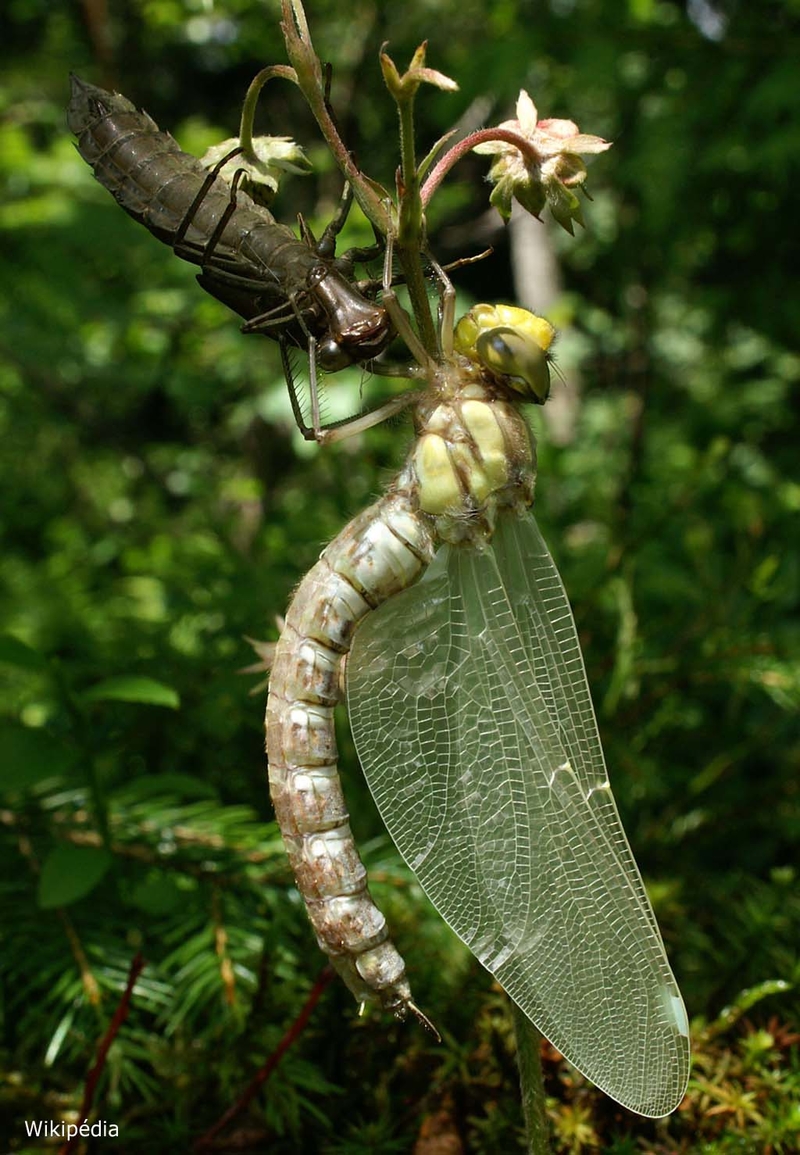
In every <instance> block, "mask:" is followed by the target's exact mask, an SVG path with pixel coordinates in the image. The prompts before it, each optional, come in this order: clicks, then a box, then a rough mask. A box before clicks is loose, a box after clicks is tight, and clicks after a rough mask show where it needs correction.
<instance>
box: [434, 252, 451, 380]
mask: <svg viewBox="0 0 800 1155" xmlns="http://www.w3.org/2000/svg"><path fill="white" fill-rule="evenodd" d="M428 260H429V261H430V264H431V268H432V269H433V273H434V276H435V277H436V287H437V289H438V292H439V342H440V344H441V347H442V354H443V356H444V357H445V358H447V359H448V360H449V359H450V358H451V357H452V356H453V330H454V329H455V323H456V290H455V287H454V286H453V282H452V281H451V280H450V278H449V277H448V275H447V273H446V272H445V271H444V269H443V268H442V266H441V265H440V264H439V262H438V261H437V260H436V258H435V257H432V256H430V255H429V256H428Z"/></svg>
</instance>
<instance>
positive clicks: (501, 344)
mask: <svg viewBox="0 0 800 1155" xmlns="http://www.w3.org/2000/svg"><path fill="white" fill-rule="evenodd" d="M475 348H476V350H477V353H478V356H479V358H480V360H481V361H482V363H483V364H484V365H485V366H486V368H487V369H491V371H492V372H493V373H497V374H498V375H499V376H501V377H505V378H508V385H509V386H510V387H511V388H512V389H513V390H514V392H515V393H521V394H522V395H523V396H524V397H525V398H527V399H528V400H531V401H535V402H536V403H537V404H539V405H543V404H544V402H545V401H546V400H547V398H548V396H549V394H550V368H549V365H548V360H547V352H546V351H545V350H544V349H543V348H542V347H541V345H539V344H538V343H537V342H536V341H535V340H534V339H533V338H532V337H530V336H529V335H528V334H527V333H522V332H520V331H519V330H518V329H514V328H510V327H503V328H497V329H489V330H488V331H487V332H485V333H481V334H479V336H478V337H477V338H476V341H475Z"/></svg>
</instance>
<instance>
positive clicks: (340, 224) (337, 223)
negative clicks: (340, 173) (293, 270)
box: [316, 181, 353, 260]
mask: <svg viewBox="0 0 800 1155" xmlns="http://www.w3.org/2000/svg"><path fill="white" fill-rule="evenodd" d="M352 204H353V189H352V186H351V184H350V181H345V182H344V188H343V189H342V195H341V197H340V199H339V207H338V208H337V210H336V212H335V214H334V216H333V217H332V218H331V220H330V221H328V223H327V225H326V226H325V229H324V231H323V233H322V236H321V237H320V239H319V243H318V244H317V246H316V249H317V252H318V253H319V255H320V256H321V257H324V258H325V259H326V260H328V259H332V258H333V257H335V256H336V238H337V237H338V236H339V233H340V232H341V231H342V229H343V228H344V223H345V221H346V220H347V217H348V214H349V212H350V208H351V206H352Z"/></svg>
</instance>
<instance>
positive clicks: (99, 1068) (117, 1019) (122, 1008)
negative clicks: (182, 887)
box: [59, 954, 144, 1155]
mask: <svg viewBox="0 0 800 1155" xmlns="http://www.w3.org/2000/svg"><path fill="white" fill-rule="evenodd" d="M143 967H144V958H143V957H142V955H141V954H135V955H134V956H133V959H132V961H131V965H130V969H129V971H128V981H127V983H126V984H125V990H124V992H123V995H122V998H121V999H120V1001H119V1005H118V1006H117V1009H116V1010H115V1011H114V1017H113V1018H112V1020H111V1022H110V1023H109V1024H108V1030H107V1031H106V1033H105V1035H103V1038H102V1039H101V1041H100V1046H99V1047H98V1048H97V1058H96V1059H95V1062H94V1066H93V1067H92V1069H91V1071H90V1072H89V1074H88V1075H87V1077H86V1086H85V1087H84V1091H83V1102H82V1103H81V1110H80V1118H79V1120H78V1125H77V1130H80V1126H81V1124H82V1123H85V1122H86V1120H87V1119H88V1118H89V1112H90V1111H91V1109H92V1103H93V1102H94V1095H95V1091H96V1090H97V1084H98V1083H99V1082H100V1076H101V1075H102V1073H103V1068H104V1067H105V1065H106V1059H107V1058H108V1052H109V1050H110V1049H111V1044H112V1043H113V1042H114V1039H115V1038H116V1037H117V1034H118V1033H119V1029H120V1027H121V1026H122V1024H123V1023H124V1022H125V1020H126V1019H127V1017H128V1011H129V1010H130V1005H131V996H132V995H133V988H134V986H135V985H136V980H137V979H138V977H139V975H140V974H141V973H142V968H143ZM79 1138H80V1136H79V1135H78V1134H75V1135H73V1136H72V1137H71V1138H69V1139H68V1140H67V1141H66V1143H65V1144H64V1145H63V1147H62V1148H61V1150H60V1152H59V1155H69V1153H70V1152H71V1151H74V1150H75V1148H76V1147H77V1145H78V1139H79Z"/></svg>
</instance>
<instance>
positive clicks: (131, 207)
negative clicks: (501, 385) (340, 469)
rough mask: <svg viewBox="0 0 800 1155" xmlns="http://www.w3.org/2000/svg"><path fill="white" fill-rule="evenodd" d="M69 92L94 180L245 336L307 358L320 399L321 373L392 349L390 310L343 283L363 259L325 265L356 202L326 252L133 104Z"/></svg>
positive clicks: (314, 429)
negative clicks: (188, 266) (194, 269)
mask: <svg viewBox="0 0 800 1155" xmlns="http://www.w3.org/2000/svg"><path fill="white" fill-rule="evenodd" d="M71 83H72V94H71V100H70V104H69V108H68V113H67V119H68V123H69V127H70V129H71V130H72V131H73V132H74V133H75V135H76V137H77V147H78V151H79V152H80V154H81V156H82V157H83V159H84V160H85V161H86V162H87V163H88V164H90V165H91V167H92V169H93V171H94V175H95V177H96V178H97V180H98V181H99V182H100V183H101V184H102V185H103V186H104V187H105V188H107V189H108V190H109V192H110V193H111V194H112V195H113V196H114V198H115V200H116V201H117V203H118V204H119V205H120V206H121V207H122V208H123V209H124V210H125V212H127V213H128V214H129V215H130V216H131V217H133V219H134V220H136V221H138V222H139V223H140V224H143V225H144V226H145V228H147V229H149V231H150V232H151V233H152V234H153V235H154V236H155V237H157V238H158V239H159V240H160V241H163V242H164V243H165V244H167V245H169V246H170V247H171V248H172V249H173V250H174V251H175V253H176V254H177V256H179V257H181V258H182V259H183V260H186V261H190V262H192V263H193V264H196V265H199V266H200V268H201V270H202V272H201V273H200V275H199V276H198V278H197V280H198V282H199V283H200V285H201V286H202V287H203V288H204V289H205V290H206V291H207V292H209V293H210V294H211V295H212V296H214V297H216V298H217V299H218V300H220V301H222V302H223V304H225V305H227V306H229V307H230V308H231V309H233V310H234V311H235V312H237V313H238V314H239V315H240V316H242V317H244V318H245V321H246V323H245V325H244V326H243V331H244V332H248V333H263V334H265V335H266V336H270V337H274V338H276V339H278V340H280V341H281V346H282V349H283V350H284V351H285V350H286V347H287V344H288V343H292V344H294V345H299V346H300V347H302V348H304V349H308V350H309V352H310V354H311V362H312V364H311V372H310V378H311V383H312V390H313V389H314V388H315V384H316V372H315V367H316V365H319V367H320V368H322V369H325V370H329V371H332V370H336V369H340V368H342V367H343V366H345V365H349V364H353V363H361V362H369V361H371V360H372V359H373V358H375V357H377V356H378V354H379V353H381V352H382V350H383V349H385V347H386V345H387V344H388V342H389V340H390V339H391V336H392V331H391V325H390V324H389V321H388V317H387V314H386V310H385V309H384V308H383V306H382V305H381V304H379V303H378V302H377V301H375V300H371V299H369V298H368V297H366V296H364V295H363V294H362V293H361V292H360V291H359V289H358V287H357V286H356V285H355V284H354V283H353V281H352V279H351V277H349V276H348V275H346V273H347V272H348V271H349V270H350V269H351V268H352V262H353V260H358V259H361V251H360V250H355V252H354V256H352V257H348V256H347V255H345V256H344V257H342V258H339V259H338V260H337V259H333V258H331V257H328V256H326V255H322V254H323V252H326V251H327V249H328V248H329V247H332V244H333V243H334V242H335V235H336V232H337V231H338V229H339V228H340V227H341V224H342V223H343V216H344V213H345V212H346V208H347V206H348V202H345V204H344V212H343V213H342V214H340V215H339V217H337V219H336V221H335V222H332V227H329V229H328V230H327V231H326V235H325V236H324V237H323V242H324V243H321V245H320V249H319V250H318V249H317V248H316V247H314V246H313V245H311V244H308V243H306V242H305V241H303V240H299V239H298V238H297V237H296V236H295V234H294V233H293V232H292V230H291V229H290V228H288V227H287V226H286V225H282V224H280V223H279V222H278V221H276V220H275V218H274V217H273V215H272V214H271V213H270V212H269V210H268V209H266V208H265V207H264V206H263V205H261V204H258V203H256V202H255V201H254V200H253V199H252V198H251V197H250V196H249V195H248V194H247V193H246V192H243V191H242V190H241V189H239V188H237V187H236V184H235V183H234V184H231V183H229V182H228V181H227V180H225V179H223V177H222V176H221V175H220V173H219V171H218V170H219V169H220V168H221V167H222V166H221V165H218V166H216V168H212V169H211V170H210V171H209V170H208V169H206V168H205V167H204V166H203V164H202V163H201V162H200V160H199V159H198V158H197V157H195V156H192V155H191V154H190V153H186V152H183V151H182V150H181V149H180V147H179V145H178V144H177V142H176V141H175V140H174V139H173V137H171V136H170V135H169V134H168V133H166V132H162V131H161V130H160V129H159V128H158V125H156V124H155V122H154V121H153V120H152V119H151V118H150V117H149V116H148V115H147V113H146V112H142V111H139V110H138V109H137V108H136V107H135V105H133V104H132V103H131V102H130V101H129V100H127V99H126V98H125V97H124V96H121V95H120V94H119V93H110V92H106V91H105V90H104V89H102V88H98V87H96V86H95V85H92V84H88V83H87V82H86V81H84V80H81V79H80V78H79V77H77V76H73V77H72V78H71ZM225 159H226V160H227V158H225ZM320 250H321V251H320ZM284 363H285V365H287V362H286V359H284ZM287 379H288V380H289V381H291V377H290V375H288V374H287ZM312 400H313V401H314V404H316V401H315V398H314V394H313V392H312ZM292 403H293V406H294V408H295V415H296V416H297V419H298V424H299V425H300V427H301V429H302V430H303V432H304V434H306V435H307V436H309V437H312V438H313V437H316V438H317V439H318V440H322V439H324V438H320V437H319V433H320V430H321V429H322V428H324V427H322V426H321V424H320V422H319V420H318V415H317V413H316V412H315V413H314V415H313V419H312V424H311V425H310V426H309V425H306V424H305V421H304V419H303V416H302V414H301V413H300V411H299V407H298V404H297V400H296V397H295V395H294V393H292ZM329 439H330V438H329Z"/></svg>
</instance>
